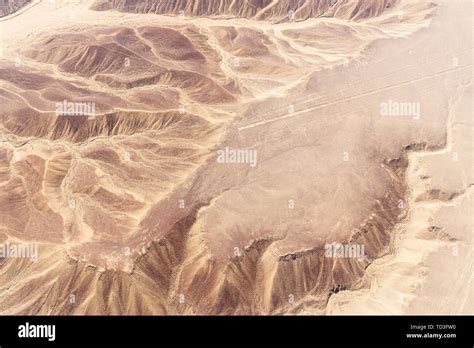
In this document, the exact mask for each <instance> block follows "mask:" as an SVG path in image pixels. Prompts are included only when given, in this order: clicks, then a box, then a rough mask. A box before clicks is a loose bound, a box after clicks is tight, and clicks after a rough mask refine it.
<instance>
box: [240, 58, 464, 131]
mask: <svg viewBox="0 0 474 348" xmlns="http://www.w3.org/2000/svg"><path fill="white" fill-rule="evenodd" d="M471 66H472V65H471V64H469V65H464V66H461V67H456V68H452V69H448V70H444V71H440V72H437V73H434V74H431V75H428V76H423V77H420V78H417V79H413V80H409V81H404V82H400V83H397V84H394V85H391V86H386V87H382V88H379V89H375V90H372V91H368V92H365V93H361V94H357V95H353V96H350V97H347V98H341V99H337V100H335V101H332V102H329V103H323V104H318V105H316V106H313V107H310V108H306V109H303V110H298V111H295V112H292V113H285V114H283V115H279V116H275V117H273V118H270V119H268V120H263V121H258V122H254V123H251V124H248V125H245V126H241V127H238V130H239V131H241V130H245V129H249V128H254V127H258V126H261V125H264V124H267V123H272V122H277V121H280V120H283V119H286V118H290V117H293V116H296V115H299V114H304V113H307V112H308V111H312V110H317V109H321V108H325V107H328V106H331V105H335V104H338V103H340V102H345V101H351V100H354V99H357V98H360V97H365V96H368V95H372V94H376V93H379V92H382V91H386V90H389V89H392V88H395V87H400V86H404V85H408V84H412V83H415V82H419V81H424V80H427V79H430V78H433V77H436V76H440V75H444V74H447V73H450V72H454V71H458V70H463V69H466V68H470V67H471Z"/></svg>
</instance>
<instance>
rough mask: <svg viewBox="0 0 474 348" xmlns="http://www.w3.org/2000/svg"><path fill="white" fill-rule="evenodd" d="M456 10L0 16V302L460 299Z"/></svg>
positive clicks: (129, 307)
mask: <svg viewBox="0 0 474 348" xmlns="http://www.w3.org/2000/svg"><path fill="white" fill-rule="evenodd" d="M11 2H13V1H11ZM473 3H474V2H473V1H471V0H433V1H428V0H333V1H331V0H301V1H296V0H273V1H272V0H261V1H257V0H248V1H244V0H242V1H232V0H207V1H197V0H196V1H190V0H187V1H186V0H178V1H167V0H161V1H159V0H155V1H152V0H135V1H124V0H87V1H78V0H77V1H75V0H33V1H31V2H30V3H29V4H26V5H25V7H23V8H21V9H19V10H18V11H16V12H14V11H13V10H9V11H4V12H2V14H5V15H4V16H3V17H1V18H0V49H1V50H0V103H1V108H0V246H1V247H2V249H0V314H99V315H114V314H130V315H141V314H158V315H168V314H184V315H193V314H206V315H208V314H209V315H214V314H219V315H234V314H245V315H247V314H248V315H267V314H314V315H324V314H327V315H332V314H472V313H474V303H473V299H472V294H473V291H472V261H473V217H474V214H473V207H472V199H473V191H474V188H473V183H474V178H473V146H474V143H473V128H472V127H473V117H472V116H473V108H472V101H473V89H472V78H473V73H472V61H473V59H472V58H473V27H474V26H473ZM10 12H12V13H10ZM8 13H10V14H8ZM20 250H22V252H23V254H22V255H20V252H19V251H20ZM2 253H3V254H2Z"/></svg>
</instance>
